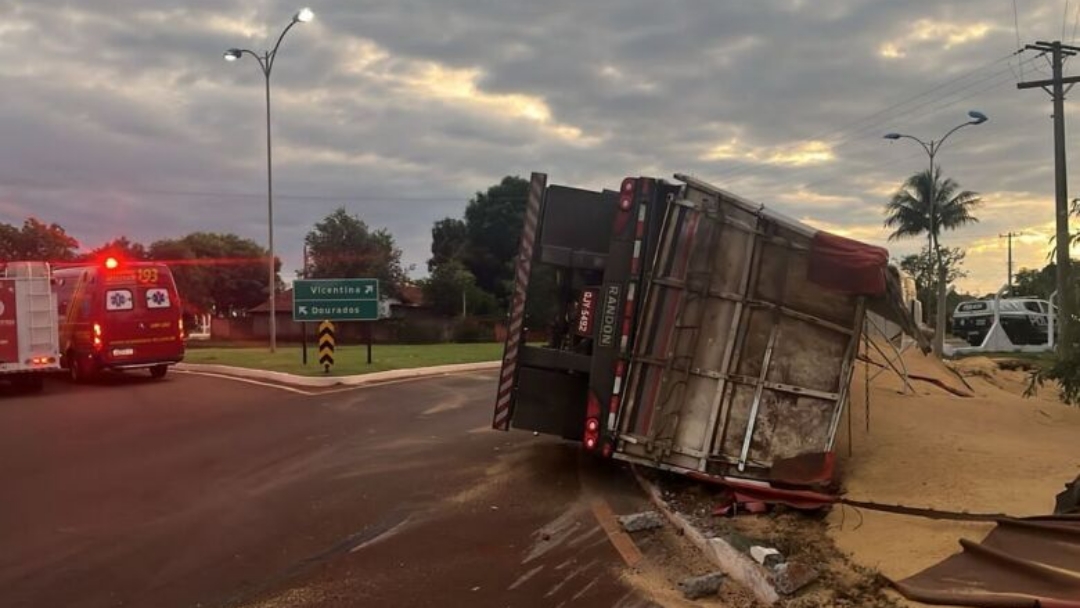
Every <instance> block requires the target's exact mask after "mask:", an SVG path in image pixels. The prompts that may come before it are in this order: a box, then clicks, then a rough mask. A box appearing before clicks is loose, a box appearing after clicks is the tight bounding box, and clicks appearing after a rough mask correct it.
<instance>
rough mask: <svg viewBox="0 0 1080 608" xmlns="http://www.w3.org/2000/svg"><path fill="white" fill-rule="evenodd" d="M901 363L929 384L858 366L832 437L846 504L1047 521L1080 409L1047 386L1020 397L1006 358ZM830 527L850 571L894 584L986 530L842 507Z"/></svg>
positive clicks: (1069, 473) (1071, 472)
mask: <svg viewBox="0 0 1080 608" xmlns="http://www.w3.org/2000/svg"><path fill="white" fill-rule="evenodd" d="M872 359H876V360H877V361H878V362H879V363H880V362H881V359H880V357H872ZM904 359H905V363H906V364H907V367H908V370H909V373H910V374H912V375H918V376H925V377H927V378H928V379H929V380H921V379H912V381H911V385H912V388H914V390H915V394H911V393H910V392H905V391H903V389H904V384H903V382H902V381H901V379H900V377H899V376H898V375H897V374H895V373H893V372H892V371H887V372H885V373H882V374H880V375H877V377H876V378H875V377H874V375H875V374H876V373H877V371H878V370H879V369H880V368H878V367H877V366H875V365H873V364H871V365H869V366H867V365H866V364H865V363H863V362H860V363H858V365H857V368H856V374H855V377H854V378H853V380H852V400H851V407H850V408H849V410H848V411H849V415H850V419H849V420H848V419H845V420H844V421H843V422H842V424H841V427H840V433H839V434H838V437H837V444H838V445H837V451H838V454H839V455H840V457H841V466H842V468H843V478H844V487H845V490H846V491H847V496H848V497H849V498H852V499H855V500H862V501H870V502H876V503H886V504H893V505H905V506H909V507H925V508H931V509H939V510H947V511H957V512H968V513H1004V514H1008V515H1013V516H1019V517H1023V516H1031V515H1045V514H1048V513H1050V512H1051V511H1052V510H1053V506H1054V496H1055V495H1056V494H1057V493H1058V492H1060V491H1061V489H1062V488H1063V487H1064V484H1065V483H1066V482H1067V481H1070V480H1072V479H1074V478H1076V476H1077V474H1078V473H1080V449H1078V448H1077V445H1078V444H1080V408H1073V407H1068V406H1065V405H1064V404H1062V403H1061V402H1060V401H1059V400H1058V399H1057V396H1056V391H1055V390H1054V389H1053V388H1052V387H1046V388H1044V389H1043V390H1042V391H1040V392H1039V394H1038V395H1037V396H1035V397H1033V398H1024V397H1023V396H1022V394H1023V392H1024V389H1025V388H1026V387H1027V373H1026V371H1024V370H1023V369H1021V367H1022V366H1017V365H1015V364H1012V363H1009V362H1008V361H1006V362H1004V363H1002V362H1001V361H996V360H991V359H988V358H985V357H976V358H969V359H963V360H959V361H957V362H953V363H950V365H951V366H952V367H953V368H954V369H955V371H956V372H957V373H953V372H952V371H950V369H948V368H947V367H946V366H945V364H943V363H942V362H940V361H937V360H935V359H933V358H931V357H928V356H924V355H922V354H921V353H918V352H910V351H909V352H908V353H906V354H905V357H904ZM1003 367H1004V368H1008V369H1003ZM867 369H869V372H870V377H871V378H873V379H872V381H871V382H870V384H869V391H867V386H866V379H867V375H866V373H865V372H866V370H867ZM961 377H962V378H963V379H962V380H961ZM958 387H963V388H964V389H966V390H958ZM961 394H967V395H970V396H960V395H961ZM867 396H869V400H867ZM868 418H869V423H868V422H867V420H868ZM849 422H850V426H849ZM849 428H850V435H849V430H848V429H849ZM849 450H850V451H849ZM849 454H850V456H849ZM828 528H829V535H830V537H831V538H832V539H833V540H834V542H835V543H836V546H837V547H838V548H839V549H840V550H841V551H843V552H844V553H845V554H847V555H849V556H850V557H851V559H853V560H854V561H855V562H856V563H858V564H860V565H863V566H866V567H869V568H873V569H876V570H878V571H880V572H881V573H882V574H884V575H886V576H888V577H890V578H894V579H900V578H904V577H907V576H909V575H912V574H914V573H916V572H918V571H920V570H922V569H924V568H926V567H928V566H931V565H933V564H935V563H937V562H938V561H940V560H941V559H943V558H945V557H947V556H949V555H951V554H953V553H956V552H958V551H959V544H958V540H959V539H960V538H969V539H972V540H975V541H978V540H981V539H982V538H983V537H984V536H985V535H986V534H987V533H988V532H989V531H990V529H991V528H992V524H989V523H968V522H952V521H940V520H931V519H926V518H920V517H911V516H905V515H896V514H890V513H881V512H877V511H869V510H866V509H858V510H856V509H853V508H851V507H844V508H837V509H834V510H833V511H832V513H830V515H829V517H828Z"/></svg>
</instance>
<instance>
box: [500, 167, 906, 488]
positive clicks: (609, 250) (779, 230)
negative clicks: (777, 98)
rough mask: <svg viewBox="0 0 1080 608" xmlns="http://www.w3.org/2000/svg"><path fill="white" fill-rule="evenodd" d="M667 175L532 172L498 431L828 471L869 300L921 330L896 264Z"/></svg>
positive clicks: (646, 455) (713, 462)
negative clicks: (585, 181)
mask: <svg viewBox="0 0 1080 608" xmlns="http://www.w3.org/2000/svg"><path fill="white" fill-rule="evenodd" d="M675 177H676V180H678V182H677V183H670V182H666V181H663V180H657V179H653V178H647V177H639V178H627V179H625V180H624V181H623V182H622V185H621V187H620V189H619V190H618V191H599V192H594V191H588V190H580V189H576V188H567V187H564V186H547V185H546V177H545V176H544V175H542V174H534V175H533V177H532V182H531V189H530V194H529V199H528V202H527V206H526V211H525V217H524V226H523V231H522V239H521V247H520V251H519V255H518V258H517V261H516V286H515V292H514V296H513V301H512V306H511V311H510V319H509V332H508V335H507V341H506V348H505V352H504V356H503V364H502V370H501V373H500V377H499V387H498V391H497V395H496V404H495V416H494V421H493V426H494V428H496V429H500V430H508V429H510V428H516V429H523V430H530V431H536V432H540V433H547V434H554V435H559V436H562V437H564V438H567V439H570V440H575V441H580V442H581V443H582V444H583V446H584V448H585V449H587V450H589V451H593V452H596V453H598V454H600V455H603V456H606V457H614V458H618V459H622V460H627V461H632V462H637V463H641V464H646V465H650V466H654V467H658V468H663V469H668V470H672V471H677V472H681V473H687V474H691V475H706V476H709V477H713V478H718V479H728V480H735V479H742V480H752V481H761V482H774V483H777V482H778V483H782V484H784V485H787V486H791V485H794V486H819V485H824V484H827V483H828V480H829V479H830V478H831V474H832V462H833V459H832V457H831V456H832V450H833V446H834V443H835V438H836V434H837V429H838V425H839V422H840V419H841V416H842V413H843V410H844V406H845V404H846V402H847V398H848V386H849V384H850V380H851V373H852V369H853V366H854V362H855V358H856V355H857V352H858V346H859V341H860V339H861V337H862V328H863V320H864V315H865V314H866V311H867V310H873V311H875V312H877V313H878V314H880V315H882V316H884V317H886V318H887V319H889V320H892V321H894V322H896V323H898V324H899V325H901V327H904V328H905V329H906V330H907V331H908V332H909V333H910V334H911V335H919V334H918V332H917V331H915V327H914V323H913V322H912V320H911V317H910V315H909V314H907V311H906V306H905V305H904V303H903V301H902V297H901V286H900V278H899V275H898V274H897V272H896V270H895V268H892V267H890V266H889V264H888V253H887V252H886V251H885V250H884V249H881V248H879V247H874V246H871V245H866V244H863V243H859V242H857V241H852V240H850V239H846V238H843V237H839V236H836V235H832V234H828V233H825V232H822V231H818V230H816V229H814V228H812V227H810V226H807V225H805V224H802V223H800V222H797V221H795V220H792V219H790V218H787V217H784V216H782V215H780V214H778V213H775V212H773V211H770V210H767V209H765V208H764V207H763V206H761V205H758V204H755V203H752V202H750V201H747V200H745V199H742V198H740V197H738V196H735V195H733V194H731V193H728V192H725V191H723V190H720V189H719V188H716V187H714V186H711V185H709V184H707V183H704V182H702V181H699V180H696V179H694V178H691V177H687V176H683V175H676V176H675ZM527 308H528V309H529V310H530V311H532V315H533V316H531V317H529V318H526V316H525V311H526V309H527ZM536 329H544V330H546V335H547V337H548V339H547V342H546V344H544V345H543V346H539V345H534V344H527V343H525V340H524V336H525V335H526V332H527V331H529V330H536Z"/></svg>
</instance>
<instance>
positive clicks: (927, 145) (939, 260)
mask: <svg viewBox="0 0 1080 608" xmlns="http://www.w3.org/2000/svg"><path fill="white" fill-rule="evenodd" d="M968 116H969V117H970V118H971V120H969V121H967V122H965V123H961V124H959V125H956V126H955V127H953V128H952V129H949V131H948V132H946V133H945V135H943V136H942V137H941V139H939V140H937V141H934V140H930V141H929V142H926V141H923V140H921V139H919V138H918V137H915V136H914V135H905V134H903V133H888V134H886V135H885V139H891V140H893V141H895V140H897V139H910V140H913V141H915V142H917V143H918V144H919V145H920V146H922V149H923V150H924V151H925V152H926V155H927V156H928V157H929V158H930V175H929V178H930V181H929V184H928V185H927V195H928V196H929V197H930V200H929V204H928V207H929V211H928V213H929V215H930V218H929V222H928V225H929V234H928V235H927V237H926V238H927V242H928V247H929V248H930V251H929V252H928V253H929V254H930V255H932V256H933V257H934V260H933V261H932V262H931V264H932V265H933V266H935V267H936V268H934V270H937V274H938V292H937V308H936V310H935V315H934V344H933V347H934V354H935V355H937V356H938V357H940V356H941V354H942V352H943V351H944V350H945V301H946V300H947V299H948V286H947V285H946V284H945V279H946V271H945V263H944V258H943V257H942V255H941V239H940V238H939V237H938V234H937V231H938V225H937V223H938V222H937V219H938V218H937V215H938V214H937V192H936V188H937V177H936V176H935V175H934V157H936V156H937V153H938V152H939V151H940V150H941V146H942V145H944V143H945V140H947V139H949V136H950V135H952V134H953V133H956V132H957V131H959V130H960V129H962V128H964V127H967V126H969V125H981V124H982V123H984V122H986V121H987V120H990V119H989V118H987V117H986V114H983V113H982V112H977V111H975V110H972V111H970V112H968Z"/></svg>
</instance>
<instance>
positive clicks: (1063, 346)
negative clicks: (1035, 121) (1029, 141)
mask: <svg viewBox="0 0 1080 608" xmlns="http://www.w3.org/2000/svg"><path fill="white" fill-rule="evenodd" d="M1024 48H1026V49H1029V50H1033V51H1042V52H1043V53H1049V54H1050V63H1051V66H1052V68H1053V77H1052V78H1050V79H1048V80H1034V81H1030V82H1021V83H1018V84H1017V85H1016V88H1018V89H1035V88H1040V89H1043V90H1044V91H1046V92H1047V93H1049V94H1050V97H1051V99H1053V101H1054V177H1055V180H1054V181H1055V189H1054V190H1055V195H1056V196H1055V205H1054V210H1055V216H1056V219H1057V230H1056V237H1055V241H1056V243H1055V247H1056V249H1057V252H1056V253H1057V255H1056V257H1055V259H1056V262H1057V292H1058V318H1060V319H1061V323H1060V324H1059V325H1058V336H1059V338H1058V344H1059V349H1058V354H1059V355H1062V356H1068V355H1070V354H1071V353H1072V350H1073V344H1072V335H1073V333H1072V326H1073V308H1074V302H1073V293H1072V289H1070V287H1071V285H1070V284H1069V275H1070V272H1069V271H1070V268H1069V187H1068V181H1067V176H1066V174H1065V171H1066V169H1065V93H1066V92H1068V90H1069V89H1072V85H1073V84H1075V83H1077V82H1080V76H1069V77H1064V76H1062V74H1061V68H1062V65H1063V64H1064V62H1065V58H1066V57H1071V56H1073V55H1076V54H1077V53H1078V52H1080V47H1075V46H1069V45H1066V44H1062V43H1061V41H1059V40H1055V41H1054V42H1043V41H1041V40H1040V41H1038V42H1036V43H1035V44H1029V45H1027V46H1025V47H1024ZM1066 84H1067V85H1069V87H1068V89H1066V88H1065V85H1066Z"/></svg>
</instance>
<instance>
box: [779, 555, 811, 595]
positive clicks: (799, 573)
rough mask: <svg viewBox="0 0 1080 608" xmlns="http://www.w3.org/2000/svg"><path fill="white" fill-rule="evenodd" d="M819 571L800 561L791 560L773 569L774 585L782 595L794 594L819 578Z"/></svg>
mask: <svg viewBox="0 0 1080 608" xmlns="http://www.w3.org/2000/svg"><path fill="white" fill-rule="evenodd" d="M818 574H819V573H818V571H817V570H814V569H813V568H811V567H810V566H807V565H806V564H804V563H802V562H799V561H790V562H786V563H783V564H780V565H778V566H776V568H774V569H773V575H772V579H773V586H775V587H776V590H777V591H778V592H779V593H780V594H781V595H792V594H794V593H795V592H796V591H798V590H799V589H802V588H803V587H805V586H807V585H809V584H810V583H812V582H814V581H815V580H817V577H818Z"/></svg>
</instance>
